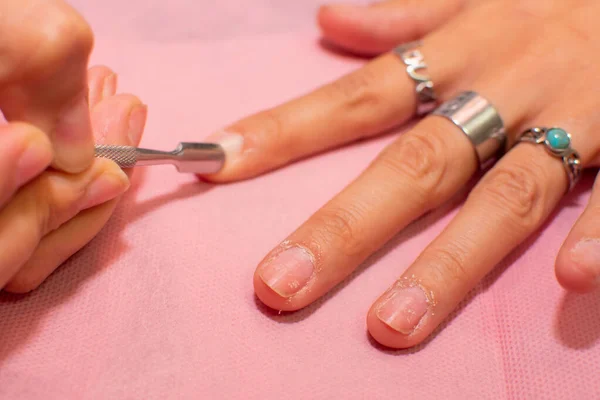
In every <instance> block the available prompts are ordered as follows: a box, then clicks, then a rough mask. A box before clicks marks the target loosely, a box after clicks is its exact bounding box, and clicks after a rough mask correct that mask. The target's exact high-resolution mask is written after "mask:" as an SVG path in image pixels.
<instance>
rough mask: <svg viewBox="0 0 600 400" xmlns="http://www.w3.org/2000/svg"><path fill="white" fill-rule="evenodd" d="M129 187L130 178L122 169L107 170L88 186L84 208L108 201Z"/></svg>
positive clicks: (83, 203)
mask: <svg viewBox="0 0 600 400" xmlns="http://www.w3.org/2000/svg"><path fill="white" fill-rule="evenodd" d="M127 189H129V179H128V178H127V175H125V173H124V172H123V171H121V170H114V171H111V172H105V173H103V174H102V175H100V176H99V177H97V178H96V179H94V181H92V183H91V184H90V185H89V186H88V187H87V190H86V193H85V197H84V200H83V202H82V210H85V209H88V208H92V207H95V206H97V205H100V204H103V203H106V202H107V201H110V200H112V199H114V198H116V197H118V196H120V195H122V194H123V193H125V192H126V191H127Z"/></svg>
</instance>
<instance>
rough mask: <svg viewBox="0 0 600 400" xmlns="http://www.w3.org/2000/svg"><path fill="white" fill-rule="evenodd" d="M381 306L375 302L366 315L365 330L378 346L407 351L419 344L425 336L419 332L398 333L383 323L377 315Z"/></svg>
mask: <svg viewBox="0 0 600 400" xmlns="http://www.w3.org/2000/svg"><path fill="white" fill-rule="evenodd" d="M380 309H381V304H380V303H379V302H376V303H375V304H374V305H373V306H372V307H371V309H370V310H369V312H368V313H367V330H368V332H369V334H370V335H371V337H372V338H373V339H374V340H375V341H376V342H377V343H379V344H380V345H382V346H385V347H389V348H391V349H407V348H411V347H414V346H416V345H418V344H419V343H421V342H422V341H423V340H424V339H425V337H426V335H424V334H423V332H422V331H420V330H415V331H414V332H411V333H408V334H406V333H400V332H398V331H397V330H396V329H394V328H392V326H390V325H389V324H388V323H386V322H384V321H383V319H382V318H381V316H380V315H379V310H380Z"/></svg>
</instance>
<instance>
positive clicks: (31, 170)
mask: <svg viewBox="0 0 600 400" xmlns="http://www.w3.org/2000/svg"><path fill="white" fill-rule="evenodd" d="M51 162H52V151H51V149H50V148H49V146H48V145H46V144H45V143H40V142H38V141H32V142H31V143H29V144H28V145H27V148H26V149H25V150H24V151H23V153H22V154H21V157H20V158H19V162H18V164H17V171H16V185H17V187H20V186H22V185H23V184H25V183H26V182H29V181H30V180H31V179H33V178H34V177H35V176H37V175H38V174H40V173H41V172H42V171H44V170H45V169H46V168H47V167H48V165H50V163H51Z"/></svg>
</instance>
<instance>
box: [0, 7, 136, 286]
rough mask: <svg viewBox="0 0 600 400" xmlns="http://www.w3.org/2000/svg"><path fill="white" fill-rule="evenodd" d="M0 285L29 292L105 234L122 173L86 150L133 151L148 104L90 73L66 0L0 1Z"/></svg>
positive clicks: (107, 73) (88, 37)
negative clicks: (101, 146) (119, 147)
mask: <svg viewBox="0 0 600 400" xmlns="http://www.w3.org/2000/svg"><path fill="white" fill-rule="evenodd" d="M0 16H1V17H0V35H2V37H3V41H2V45H1V46H0V66H1V67H0V109H2V112H3V114H4V116H5V117H6V120H7V121H8V123H7V124H3V125H0V148H2V152H3V157H2V159H1V160H0V252H1V254H2V257H1V259H0V288H2V289H3V290H5V291H10V292H17V293H25V292H28V291H31V290H33V289H35V288H36V287H37V286H39V285H40V284H41V283H42V282H43V281H44V279H45V278H46V277H47V276H48V275H50V274H51V273H52V271H54V270H55V269H56V268H57V267H58V266H59V265H60V264H62V263H63V262H64V261H65V260H66V259H67V258H69V257H70V256H71V255H73V254H74V253H75V252H77V251H78V250H79V249H81V248H82V247H83V246H84V245H85V244H86V243H87V242H89V241H90V240H91V239H92V238H93V237H94V236H95V235H96V234H97V233H98V232H99V231H100V229H101V228H102V226H103V225H104V224H105V223H106V221H107V220H108V218H109V217H110V215H111V213H112V211H113V210H114V208H115V206H116V204H117V201H118V199H119V198H120V196H121V195H122V194H123V193H124V192H125V191H126V190H127V189H128V187H129V176H128V175H126V174H125V173H123V171H121V169H120V168H118V167H117V165H116V164H114V163H113V162H111V161H108V160H102V159H95V158H94V157H93V144H94V142H96V143H111V144H126V145H133V146H135V145H137V144H138V143H139V141H140V139H141V136H142V133H143V130H144V124H145V121H146V113H147V111H146V106H145V105H144V104H143V103H142V102H141V101H140V100H139V99H138V98H137V97H135V96H133V95H129V94H117V76H116V74H115V73H114V72H113V71H112V70H110V69H109V68H107V67H105V66H98V67H93V68H91V69H88V66H87V64H88V60H89V55H90V52H91V50H92V46H93V35H92V32H91V30H90V28H89V26H88V25H87V24H86V22H85V21H84V20H83V18H81V16H79V15H78V14H77V13H76V12H75V11H74V10H73V9H72V8H71V7H70V6H68V5H67V4H66V3H65V2H63V1H53V0H50V1H48V0H6V1H2V2H1V3H0Z"/></svg>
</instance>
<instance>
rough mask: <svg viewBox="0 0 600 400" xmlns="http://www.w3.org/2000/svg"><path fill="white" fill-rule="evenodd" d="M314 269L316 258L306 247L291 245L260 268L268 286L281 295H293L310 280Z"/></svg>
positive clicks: (262, 277) (261, 275)
mask: <svg viewBox="0 0 600 400" xmlns="http://www.w3.org/2000/svg"><path fill="white" fill-rule="evenodd" d="M313 271H314V258H313V256H312V255H311V254H310V253H309V252H308V250H306V249H302V248H300V247H291V248H289V249H287V250H285V251H283V252H282V253H279V255H277V256H276V257H275V258H274V259H273V260H270V261H267V263H266V264H265V265H264V266H263V267H262V268H261V270H260V273H259V275H260V277H261V279H262V280H263V282H264V283H265V284H267V286H269V287H270V288H271V289H273V291H275V293H277V294H279V295H280V296H281V297H291V296H293V295H295V294H296V293H298V292H299V291H300V290H302V288H304V287H305V286H306V284H307V283H308V282H309V281H310V279H311V278H312V276H313Z"/></svg>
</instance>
